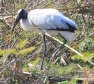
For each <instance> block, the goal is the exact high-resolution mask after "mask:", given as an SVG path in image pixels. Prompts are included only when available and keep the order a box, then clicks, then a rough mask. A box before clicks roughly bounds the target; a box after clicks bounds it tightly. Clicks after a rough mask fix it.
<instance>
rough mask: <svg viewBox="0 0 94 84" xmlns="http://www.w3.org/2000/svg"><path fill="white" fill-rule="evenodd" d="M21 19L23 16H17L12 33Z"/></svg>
mask: <svg viewBox="0 0 94 84" xmlns="http://www.w3.org/2000/svg"><path fill="white" fill-rule="evenodd" d="M20 19H21V18H20V17H19V16H17V17H16V20H15V22H14V24H13V27H12V30H11V33H13V32H14V29H15V27H16V25H17V23H18V22H19V21H20Z"/></svg>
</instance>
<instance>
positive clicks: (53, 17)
mask: <svg viewBox="0 0 94 84" xmlns="http://www.w3.org/2000/svg"><path fill="white" fill-rule="evenodd" d="M19 21H20V25H21V27H22V28H23V29H24V30H28V31H31V30H32V29H33V28H35V29H36V28H37V29H40V30H46V31H47V32H48V33H49V32H50V34H56V33H59V34H60V35H61V36H63V37H64V38H65V39H66V40H67V41H72V40H73V37H74V36H75V30H77V24H76V23H75V21H73V20H71V19H69V18H68V17H66V16H64V15H63V14H62V13H61V12H60V11H58V10H56V9H52V8H48V9H34V10H31V11H30V12H27V11H26V10H25V9H20V10H19V11H18V13H17V15H16V19H15V22H14V25H13V28H12V32H13V31H14V28H15V26H16V25H17V23H18V22H19ZM44 44H45V34H44ZM44 50H45V51H46V45H45V49H44ZM44 56H45V53H44ZM43 59H44V58H43Z"/></svg>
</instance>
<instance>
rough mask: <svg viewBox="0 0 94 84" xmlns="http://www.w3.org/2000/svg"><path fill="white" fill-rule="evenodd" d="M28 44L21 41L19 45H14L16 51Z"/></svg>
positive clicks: (25, 41)
mask: <svg viewBox="0 0 94 84" xmlns="http://www.w3.org/2000/svg"><path fill="white" fill-rule="evenodd" d="M27 43H28V39H25V40H22V41H20V42H19V43H17V44H16V48H17V49H21V48H24V46H25V45H26V44H27Z"/></svg>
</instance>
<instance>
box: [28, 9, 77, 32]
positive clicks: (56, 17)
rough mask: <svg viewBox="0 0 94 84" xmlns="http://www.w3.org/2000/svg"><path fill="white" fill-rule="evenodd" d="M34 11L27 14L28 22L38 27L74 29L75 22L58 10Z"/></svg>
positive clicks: (62, 29) (61, 29)
mask: <svg viewBox="0 0 94 84" xmlns="http://www.w3.org/2000/svg"><path fill="white" fill-rule="evenodd" d="M36 11H37V10H36ZM36 11H31V12H30V13H29V14H28V18H29V22H30V24H33V25H34V26H36V27H38V28H41V29H45V30H47V29H49V30H50V29H51V30H60V31H64V30H69V27H70V28H71V29H72V27H73V29H75V26H76V23H75V22H74V21H72V20H71V19H69V18H67V17H65V16H64V15H63V14H61V13H60V12H59V11H52V12H51V11H50V12H49V10H48V11H47V10H46V11H41V12H40V11H37V12H36Z"/></svg>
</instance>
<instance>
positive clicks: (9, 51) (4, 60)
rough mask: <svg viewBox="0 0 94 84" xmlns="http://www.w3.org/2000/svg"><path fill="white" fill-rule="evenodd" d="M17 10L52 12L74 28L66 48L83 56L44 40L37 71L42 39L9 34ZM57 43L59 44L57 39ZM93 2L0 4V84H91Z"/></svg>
mask: <svg viewBox="0 0 94 84" xmlns="http://www.w3.org/2000/svg"><path fill="white" fill-rule="evenodd" d="M20 8H25V9H26V10H28V11H30V10H32V9H35V8H56V9H58V10H60V11H61V12H63V14H64V15H66V16H67V17H69V18H72V19H73V20H75V21H76V22H77V24H78V27H79V30H78V31H77V35H76V38H75V39H74V42H73V43H72V44H71V45H70V46H71V47H72V48H74V49H75V50H77V51H79V52H80V53H81V54H83V56H79V55H77V54H75V53H74V52H73V51H71V50H70V49H68V50H66V51H65V48H59V47H58V46H60V44H59V43H58V42H56V41H55V40H52V39H51V38H49V37H47V39H46V40H47V56H46V58H45V61H44V66H43V70H40V63H41V58H42V56H43V54H42V49H43V38H42V34H39V33H38V31H34V32H29V31H28V32H27V31H23V30H22V29H21V28H20V26H19V25H18V26H17V27H16V29H15V33H14V34H11V28H12V26H13V22H14V16H15V15H16V13H17V11H18V10H19V9H20ZM55 37H56V38H57V39H59V40H61V41H63V40H62V38H61V37H59V36H58V35H56V36H55ZM93 66H94V0H0V84H94V67H93Z"/></svg>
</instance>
